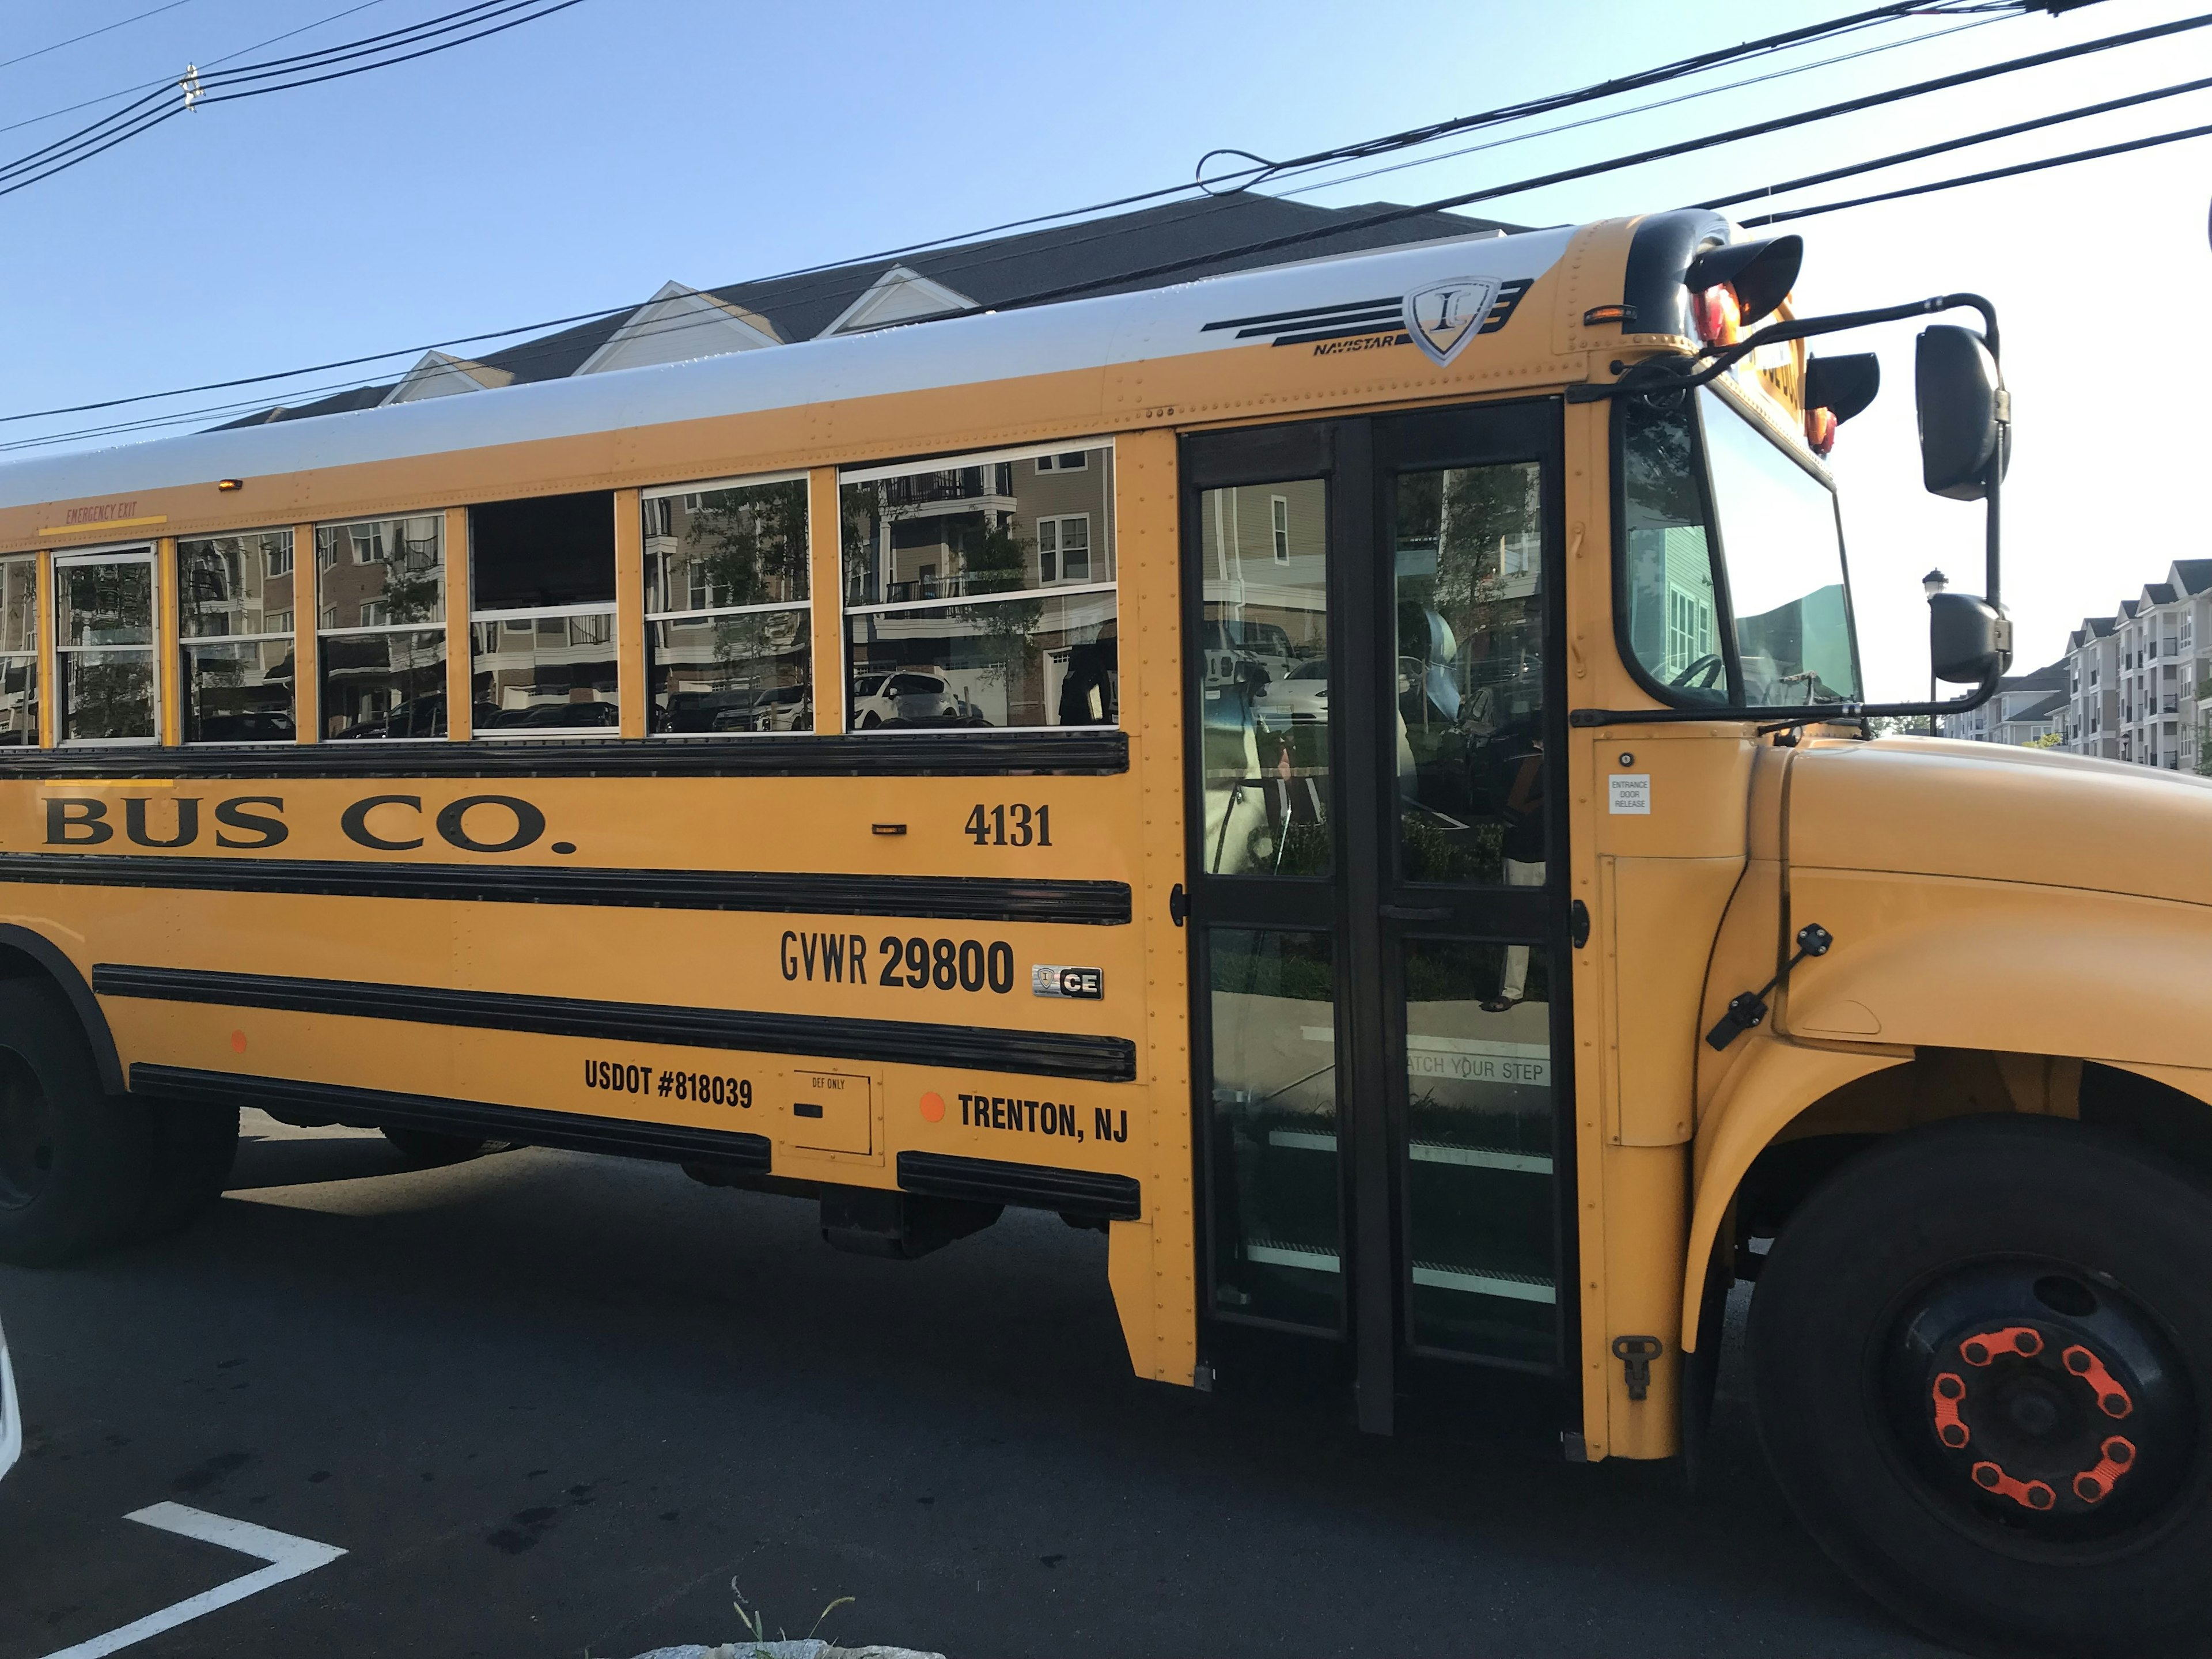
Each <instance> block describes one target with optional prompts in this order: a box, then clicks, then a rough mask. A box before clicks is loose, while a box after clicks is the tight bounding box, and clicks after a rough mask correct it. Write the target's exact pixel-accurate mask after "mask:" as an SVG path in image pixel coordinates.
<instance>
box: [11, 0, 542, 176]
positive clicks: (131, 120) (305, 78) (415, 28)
mask: <svg viewBox="0 0 2212 1659" xmlns="http://www.w3.org/2000/svg"><path fill="white" fill-rule="evenodd" d="M581 3H583V0H551V3H547V0H506V3H500V0H481V3H478V4H476V5H471V6H466V7H464V8H462V9H461V10H459V11H458V12H448V13H447V14H445V15H443V16H441V17H436V18H431V19H428V20H426V21H423V22H422V23H417V24H410V25H409V26H408V27H405V28H403V29H395V30H391V31H388V32H387V33H385V34H382V35H377V36H372V37H370V39H369V41H368V42H362V41H349V42H346V43H344V44H343V45H342V46H332V47H326V48H324V49H322V50H321V51H319V52H306V53H301V54H297V55H296V56H295V57H294V58H283V59H278V60H276V61H275V63H274V64H248V65H246V66H245V67H244V68H242V69H239V70H220V71H215V72H212V73H210V74H206V75H197V76H193V77H191V78H190V79H187V80H186V81H185V82H182V83H181V85H182V88H183V90H184V93H185V96H184V98H183V99H182V100H181V101H176V102H162V103H160V104H159V105H158V106H157V105H156V100H163V99H166V98H167V95H168V87H169V83H167V82H164V83H163V85H162V88H161V89H158V90H156V91H154V92H149V93H148V94H145V95H143V96H142V97H140V98H138V99H137V100H134V101H132V102H131V103H130V104H127V105H125V106H124V107H123V108H121V109H119V110H117V111H114V112H111V113H110V114H108V115H106V116H103V117H102V118H100V119H99V120H98V121H95V122H94V123H93V124H92V125H89V126H88V127H83V128H81V129H79V130H78V131H76V132H74V133H71V134H70V135H69V136H68V137H64V138H58V139H56V140H54V141H53V142H52V143H48V144H45V145H42V146H41V147H40V148H39V149H35V150H33V151H31V152H30V153H29V154H28V155H24V156H21V157H18V158H17V159H16V160H15V161H11V162H8V163H6V164H4V165H0V196H12V195H14V194H15V192H16V191H19V190H23V189H27V188H28V187H29V186H30V185H35V184H39V183H41V182H43V181H44V180H46V179H51V178H52V177H54V176H55V175H56V174H57V173H66V172H68V171H69V169H70V168H71V167H76V166H77V165H79V164H80V163H82V162H84V161H90V160H91V159H92V158H93V157H94V156H95V155H101V154H103V153H105V152H106V151H107V150H110V149H114V148H115V147H116V146H117V145H118V144H120V143H125V142H127V141H128V140H130V139H132V138H136V137H139V136H141V135H142V134H143V133H146V132H149V131H152V130H153V129H154V128H155V127H157V126H160V125H161V124H162V123H164V122H165V121H168V120H171V119H173V118H175V117H177V116H179V115H181V114H183V113H185V112H186V111H187V110H189V109H191V108H192V107H193V106H195V105H197V104H224V103H230V102H234V101H235V100H238V99H240V98H257V97H261V96H264V95H265V94H269V93H272V92H290V91H293V90H295V89H296V88H301V87H308V86H316V85H319V84H320V83H322V82H325V81H338V80H343V79H345V78H347V77H348V76H355V75H362V74H366V73H368V71H369V70H377V69H390V68H392V67H395V66H396V65H398V64H404V63H410V62H412V61H413V60H414V59H416V58H428V57H430V56H432V55H434V54H435V53H438V52H450V51H451V50H453V48H454V47H455V46H467V45H470V44H471V43H472V42H474V41H477V40H488V39H489V38H490V37H491V36H493V35H495V34H503V33H506V32H507V30H509V29H512V28H519V27H521V26H522V25H523V24H525V23H533V22H536V21H539V20H540V19H542V18H545V17H550V16H552V15H554V14H555V13H556V12H562V11H566V10H568V9H569V8H570V7H571V6H575V5H580V4H581ZM516 13H521V14H523V15H513V14H516ZM500 20H504V21H500ZM464 30H467V31H473V32H471V33H457V32H458V31H464ZM441 35H444V36H449V37H451V38H448V39H444V40H440V39H437V37H438V36H441ZM426 40H427V41H430V42H431V44H428V45H422V44H420V43H421V42H423V41H426ZM402 46H414V47H415V50H413V51H409V52H401V51H399V50H398V48H399V47H402ZM363 57H367V58H370V59H371V61H370V62H368V63H356V64H353V65H352V66H351V67H350V68H346V69H328V68H327V67H326V66H327V65H329V64H337V63H344V62H348V61H349V60H351V59H354V58H363ZM318 69H320V70H325V72H323V73H319V74H309V73H307V71H308V70H318ZM271 77H281V78H277V79H276V84H273V85H267V86H241V85H240V83H241V82H255V81H261V80H264V79H270V78H271ZM232 88H237V89H235V90H233V89H232Z"/></svg>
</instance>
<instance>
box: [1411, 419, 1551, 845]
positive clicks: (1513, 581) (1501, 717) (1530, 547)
mask: <svg viewBox="0 0 2212 1659" xmlns="http://www.w3.org/2000/svg"><path fill="white" fill-rule="evenodd" d="M1540 477H1541V469H1540V468H1539V467H1538V466H1537V465H1536V464H1535V463H1534V462H1533V461H1522V462H1513V463H1510V464H1507V465H1498V466H1470V467H1451V468H1447V469H1444V470H1442V471H1432V472H1407V473H1403V474H1401V475H1400V476H1399V477H1398V479H1397V481H1396V487H1395V491H1394V492H1393V501H1392V507H1393V512H1392V523H1393V526H1394V530H1395V544H1396V552H1397V563H1396V570H1397V577H1396V600H1397V604H1396V611H1397V653H1396V664H1395V676H1394V680H1393V684H1392V689H1391V695H1392V696H1394V697H1395V699H1396V702H1397V732H1398V742H1397V750H1398V752H1397V778H1398V788H1397V800H1398V814H1397V816H1398V830H1399V848H1400V857H1401V868H1402V869H1403V870H1404V872H1405V878H1406V879H1407V880H1408V881H1440V882H1480V883H1504V884H1509V885H1511V886H1516V887H1522V886H1528V887H1534V886H1541V885H1542V884H1543V881H1544V857H1545V836H1544V820H1545V790H1544V743H1543V718H1544V629H1543V599H1542V592H1541V581H1542V574H1543V557H1542V551H1543V520H1542V512H1541V501H1542V497H1541V493H1540V491H1539V489H1538V481H1539V479H1540Z"/></svg>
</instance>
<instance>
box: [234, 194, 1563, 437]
mask: <svg viewBox="0 0 2212 1659" xmlns="http://www.w3.org/2000/svg"><path fill="white" fill-rule="evenodd" d="M1393 205H1395V204H1391V203H1388V202H1373V203H1368V204H1364V205H1363V206H1359V207H1346V208H1327V207H1317V206H1315V205H1313V204H1310V203H1306V202H1292V201H1286V200H1285V199H1283V198H1282V197H1274V196H1261V195H1255V194H1250V193H1247V194H1242V195H1231V196H1210V197H1200V198H1199V199H1197V200H1195V201H1186V202H1172V203H1169V204H1166V205H1164V206H1161V207H1155V208H1146V209H1143V210H1139V211H1138V212H1135V213H1123V214H1117V215H1115V216H1112V217H1110V218H1104V219H1090V220H1085V221H1083V222H1079V223H1077V224H1072V225H1059V226H1055V227H1054V228H1050V229H1047V230H1036V231H1029V232H1026V233H1024V234H1021V235H1018V236H1002V237H999V238H997V239H995V240H991V241H987V242H971V243H968V244H965V245H963V246H957V247H948V248H939V249H936V250H933V251H929V252H919V253H907V254H902V255H900V256H899V257H897V258H887V259H871V260H866V261H864V262H862V263H860V264H850V265H840V266H837V267H836V268H835V269H832V270H822V271H815V272H811V273H810V274H808V275H805V276H781V277H774V278H770V279H769V280H768V281H765V282H750V283H732V284H730V285H729V286H728V287H726V288H716V289H707V290H705V291H706V292H708V293H709V294H711V295H714V297H715V298H716V299H718V300H723V301H728V302H729V303H731V304H732V305H735V306H738V307H742V308H743V309H744V310H746V311H750V312H752V313H757V315H759V316H761V317H763V318H765V319H767V320H768V321H769V322H770V323H771V324H773V325H775V331H776V332H777V333H778V334H779V335H780V336H781V337H783V338H784V339H786V340H809V339H812V338H813V337H815V336H817V335H818V334H819V333H821V332H822V331H823V329H825V328H827V327H828V326H829V325H830V324H831V323H833V322H835V321H836V320H837V318H838V317H839V315H840V314H841V313H842V312H843V311H844V310H845V309H846V307H848V306H850V305H851V304H852V303H853V301H854V300H856V299H858V298H859V297H860V295H863V294H865V293H866V292H867V290H868V289H870V288H872V287H873V286H874V284H875V283H877V282H878V280H879V279H880V278H881V277H882V276H884V273H885V272H887V271H889V270H891V269H892V268H893V267H894V266H900V265H902V266H904V267H905V268H906V269H907V270H912V271H915V272H918V273H919V274H920V275H921V276H926V277H927V278H929V279H930V280H931V281H933V282H936V283H942V284H944V285H945V287H947V288H950V289H955V290H957V292H959V293H961V294H964V295H967V296H968V297H969V299H971V300H973V301H976V302H977V303H978V304H981V305H985V306H994V305H1004V304H1006V303H1008V302H1009V301H1013V300H1017V299H1021V298H1024V297H1026V296H1028V295H1034V294H1038V293H1042V292H1044V291H1047V290H1050V289H1059V288H1062V287H1065V286H1066V285H1068V284H1070V283H1086V282H1090V281H1092V280H1093V279H1095V278H1097V277H1101V276H1111V275H1113V274H1114V273H1115V272H1129V271H1139V270H1146V269H1147V268H1149V267H1151V266H1153V265H1158V264H1169V263H1170V262H1173V261H1176V260H1182V259H1189V258H1202V263H1200V264H1195V265H1192V266H1188V267H1186V268H1184V269H1182V270H1176V271H1174V272H1171V273H1169V274H1167V275H1164V276H1155V277H1132V278H1131V279H1130V280H1128V281H1126V282H1109V283H1103V284H1102V285H1101V286H1099V287H1097V288H1096V289H1086V290H1085V293H1086V295H1090V294H1122V293H1129V292H1132V291H1133V290H1136V289H1145V288H1158V287H1161V286H1164V285H1165V284H1167V283H1185V282H1189V281H1192V280H1193V279H1194V278H1196V277H1200V276H1219V275H1221V274H1223V273H1225V272H1227V271H1232V270H1257V269H1259V268H1261V267H1262V266H1266V265H1276V264H1292V263H1295V262H1297V261H1302V260H1308V259H1318V258H1328V257H1330V256H1333V255H1337V254H1344V253H1358V252H1365V251H1368V250H1370V249H1373V248H1380V247H1395V246H1401V245H1403V244H1405V243H1407V242H1428V241H1437V240H1443V239H1444V238H1447V237H1453V236H1470V235H1479V234H1481V233H1482V232H1484V231H1498V232H1509V233H1510V232H1512V231H1516V230H1520V229H1522V228H1524V227H1522V226H1519V225H1509V224H1505V223H1503V222H1500V221H1498V220H1494V219H1473V218H1468V217H1466V216H1463V215H1461V214H1456V213H1424V214H1419V215H1416V216H1413V217H1412V218H1408V219H1400V220H1397V221H1395V222H1392V223H1390V224H1388V225H1380V226H1375V227H1372V228H1366V229H1357V230H1352V229H1347V230H1342V231H1335V232H1331V231H1330V230H1329V227H1330V226H1331V225H1332V224H1333V223H1348V222H1352V221H1355V220H1358V219H1361V218H1364V217H1366V216H1370V215H1372V214H1374V213H1376V212H1378V211H1381V210H1386V209H1388V208H1389V207H1391V206H1393ZM1314 231H1320V232H1323V233H1325V234H1322V235H1319V236H1317V237H1316V238H1315V239H1314V240H1311V241H1306V242H1299V243H1295V244H1293V245H1291V246H1288V247H1284V248H1277V249H1274V250H1273V251H1271V252H1264V253H1247V254H1241V255H1237V256H1234V257H1204V256H1208V255H1211V254H1212V251H1213V250H1215V249H1218V248H1231V247H1238V246H1243V245H1245V244H1247V243H1251V242H1257V241H1264V240H1267V239H1268V238H1271V237H1275V236H1284V235H1291V234H1304V233H1308V232H1314ZM643 303H644V301H640V304H643ZM629 315H630V313H628V312H623V313H617V314H616V315H614V316H611V317H602V318H597V319H593V320H592V321H591V322H588V323H580V324H578V325H576V326H575V327H574V328H568V329H562V330H561V331H558V332H556V333H552V334H547V335H542V336H540V337H538V338H537V339H534V340H526V341H524V342H522V343H520V344H519V345H513V346H508V347H507V348H505V349H501V350H499V351H493V352H487V353H485V354H483V356H479V357H477V358H475V359H474V360H473V361H474V362H479V363H482V364H483V365H484V366H485V367H486V368H496V369H504V370H506V371H507V372H508V373H509V374H513V377H514V379H513V382H511V384H514V385H523V384H526V383H527V382H530V381H533V380H563V379H566V378H567V377H568V376H569V375H571V374H574V373H575V372H576V371H577V369H579V368H581V367H582V366H583V364H584V362H585V361H586V359H588V358H589V357H590V356H591V355H592V353H593V352H594V351H596V350H598V349H599V347H600V346H602V345H604V344H605V343H606V342H607V340H608V339H609V337H611V336H612V335H613V334H614V333H615V331H617V329H619V328H621V327H622V325H623V323H624V322H626V321H628V320H629ZM397 384H398V381H397V380H391V381H386V383H384V384H383V385H381V386H366V387H362V388H361V389H359V390H357V391H353V392H340V393H339V394H337V396H336V397H332V398H323V399H321V400H320V401H319V402H316V403H312V404H302V405H301V406H300V407H299V408H296V409H287V408H281V407H280V408H277V409H271V410H262V411H260V412H259V413H258V414H253V415H249V416H246V417H245V418H244V419H242V420H236V421H231V422H226V424H227V425H229V426H258V425H259V424H261V423H263V422H267V421H294V420H299V419H301V418H302V417H304V416H311V415H336V414H341V413H343V412H345V411H347V410H356V409H369V408H374V406H375V405H376V404H380V403H381V402H382V401H383V400H384V398H385V397H386V394H387V393H389V392H391V390H392V386H395V385H397Z"/></svg>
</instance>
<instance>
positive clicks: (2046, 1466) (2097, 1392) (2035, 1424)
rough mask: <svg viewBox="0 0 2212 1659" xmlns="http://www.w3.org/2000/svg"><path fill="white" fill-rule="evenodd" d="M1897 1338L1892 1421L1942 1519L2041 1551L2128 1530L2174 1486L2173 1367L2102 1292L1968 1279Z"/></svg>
mask: <svg viewBox="0 0 2212 1659" xmlns="http://www.w3.org/2000/svg"><path fill="white" fill-rule="evenodd" d="M1898 1329H1899V1335H1898V1338H1897V1340H1896V1342H1895V1344H1894V1346H1893V1349H1892V1352H1891V1357H1890V1359H1889V1362H1888V1364H1887V1367H1886V1376H1885V1391H1886V1392H1887V1395H1888V1399H1889V1402H1890V1407H1891V1409H1890V1418H1891V1422H1892V1425H1893V1428H1895V1429H1896V1430H1897V1431H1898V1432H1899V1439H1900V1441H1901V1442H1902V1443H1903V1447H1904V1449H1905V1451H1906V1453H1907V1454H1908V1459H1909V1461H1910V1462H1911V1463H1913V1464H1914V1465H1915V1466H1916V1467H1917V1468H1918V1469H1919V1470H1920V1472H1921V1473H1922V1474H1923V1477H1925V1478H1926V1479H1927V1481H1928V1484H1929V1486H1932V1487H1933V1488H1934V1490H1935V1493H1936V1495H1937V1496H1938V1497H1939V1498H1940V1499H1942V1501H1943V1502H1945V1503H1947V1504H1949V1505H1950V1506H1952V1507H1954V1508H1963V1509H1966V1510H1969V1511H1971V1512H1972V1514H1974V1515H1975V1516H1978V1518H1979V1519H1981V1520H1982V1521H1984V1522H1994V1523H1996V1524H1997V1525H1999V1526H2002V1527H2006V1528H2011V1529H2013V1530H2015V1531H2022V1532H2026V1533H2027V1534H2032V1535H2036V1536H2041V1537H2045V1538H2049V1539H2051V1540H2053V1541H2065V1540H2071V1539H2081V1538H2093V1537H2100V1536H2106V1535H2109V1534H2112V1533H2115V1532H2118V1531H2120V1530H2123V1529H2125V1528H2129V1527H2131V1526H2134V1525H2136V1524H2138V1523H2140V1522H2142V1520H2143V1519H2144V1518H2145V1517H2146V1516H2148V1515H2150V1514H2151V1513H2153V1512H2154V1510H2156V1509H2157V1508H2158V1507H2159V1506H2160V1504H2162V1503H2163V1501H2164V1500H2165V1498H2166V1497H2167V1496H2169V1495H2170V1494H2171V1493H2172V1492H2173V1490H2174V1489H2175V1487H2176V1486H2178V1484H2179V1482H2180V1480H2182V1479H2183V1477H2184V1476H2185V1474H2186V1473H2187V1470H2188V1468H2189V1467H2190V1465H2191V1462H2192V1460H2193V1455H2194V1451H2195V1436H2194V1431H2193V1424H2194V1414H2193V1406H2192V1402H2191V1401H2190V1399H2189V1398H2188V1389H2187V1385H2186V1383H2185V1382H2184V1381H2183V1374H2182V1371H2181V1369H2180V1367H2179V1364H2177V1363H2176V1362H2175V1360H2174V1358H2173V1355H2172V1351H2171V1348H2170V1346H2168V1345H2167V1343H2166V1340H2165V1338H2164V1336H2163V1335H2162V1334H2160V1331H2159V1330H2158V1328H2156V1327H2155V1325H2154V1324H2153V1323H2152V1322H2151V1321H2150V1320H2149V1319H2148V1316H2146V1315H2144V1314H2143V1313H2142V1310H2140V1309H2139V1308H2137V1307H2136V1305H2135V1304H2133V1303H2132V1302H2131V1301H2130V1299H2129V1298H2127V1297H2125V1296H2124V1294H2123V1293H2122V1292H2120V1291H2118V1289H2117V1288H2115V1287H2112V1286H2110V1285H2105V1284H2103V1283H2102V1282H2100V1281H2098V1280H2096V1279H2093V1277H2092V1276H2090V1275H2087V1274H2084V1273H2080V1272H2078V1271H2062V1272H2057V1273H2054V1272H2052V1271H2051V1267H2049V1266H2045V1265H2039V1264H2023V1265H2021V1266H2016V1267H2015V1266H2008V1267H1981V1268H1977V1269H1972V1270H1969V1271H1967V1272H1965V1273H1960V1274H1959V1275H1956V1276H1954V1277H1953V1278H1950V1279H1946V1280H1944V1281H1942V1283H1939V1284H1938V1285H1936V1286H1934V1287H1932V1288H1931V1289H1930V1290H1929V1291H1926V1292H1924V1293H1923V1295H1922V1296H1921V1297H1919V1298H1918V1300H1917V1302H1916V1303H1915V1304H1913V1305H1912V1306H1911V1308H1910V1309H1908V1310H1906V1313H1905V1317H1904V1319H1903V1320H1902V1321H1901V1322H1900V1325H1899V1328H1898ZM1907 1390H1909V1391H1910V1395H1909V1398H1910V1404H1909V1405H1908V1404H1907V1399H1908V1395H1907V1393H1906V1391H1907Z"/></svg>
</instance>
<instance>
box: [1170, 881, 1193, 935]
mask: <svg viewBox="0 0 2212 1659" xmlns="http://www.w3.org/2000/svg"><path fill="white" fill-rule="evenodd" d="M1189 914H1190V895H1189V894H1188V893H1186V892H1184V891H1183V890H1182V883H1181V882H1177V883H1176V884H1175V885H1174V886H1172V887H1170V888H1169V889H1168V920H1169V921H1172V922H1173V923H1175V925H1176V927H1182V919H1183V918H1184V917H1185V916H1187V915H1189Z"/></svg>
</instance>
